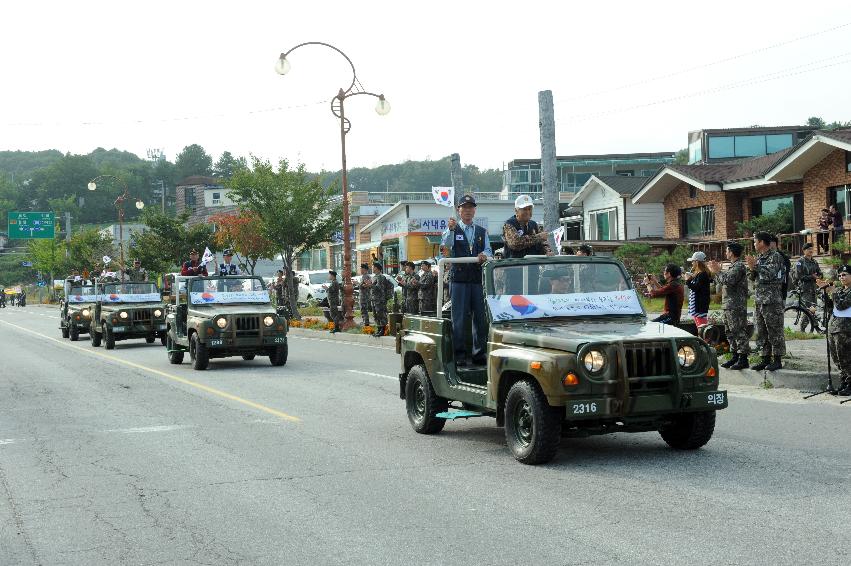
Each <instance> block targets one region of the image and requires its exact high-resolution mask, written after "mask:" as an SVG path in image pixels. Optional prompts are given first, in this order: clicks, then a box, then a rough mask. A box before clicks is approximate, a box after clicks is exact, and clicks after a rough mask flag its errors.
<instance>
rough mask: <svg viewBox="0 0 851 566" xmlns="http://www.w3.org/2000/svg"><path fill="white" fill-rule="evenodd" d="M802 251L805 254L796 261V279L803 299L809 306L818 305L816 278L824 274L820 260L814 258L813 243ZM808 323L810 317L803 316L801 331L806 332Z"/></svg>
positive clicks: (806, 245) (805, 246)
mask: <svg viewBox="0 0 851 566" xmlns="http://www.w3.org/2000/svg"><path fill="white" fill-rule="evenodd" d="M802 251H803V255H802V256H801V257H800V258H799V259H798V261H797V262H795V280H796V281H797V282H798V292H800V293H801V300H802V301H803V302H804V304H805V305H806V306H807V308H812V307H815V306H816V279H821V278H822V277H824V276H823V275H822V273H821V268H820V267H819V264H818V262H817V261H816V260H815V258H813V253H815V248H814V246H813V244H812V243H808V244H805V245H804V247H803V250H802ZM808 325H809V318H807V317H803V321H801V331H802V332H806V331H807V326H808Z"/></svg>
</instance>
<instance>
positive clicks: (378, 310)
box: [369, 261, 393, 337]
mask: <svg viewBox="0 0 851 566" xmlns="http://www.w3.org/2000/svg"><path fill="white" fill-rule="evenodd" d="M388 287H389V289H388ZM369 288H370V295H369V296H370V300H371V301H372V312H373V313H375V326H376V328H375V334H374V336H376V337H378V336H384V332H385V330H386V329H387V299H389V298H390V294H391V293H392V292H393V284H392V283H391V282H390V281H389V280H388V279H387V278H386V277H384V266H383V265H381V264H380V263H378V262H377V261H376V262H375V263H373V264H372V283H371V285H370V287H369Z"/></svg>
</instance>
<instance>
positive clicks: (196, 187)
mask: <svg viewBox="0 0 851 566" xmlns="http://www.w3.org/2000/svg"><path fill="white" fill-rule="evenodd" d="M175 208H176V210H177V213H178V214H182V213H183V212H189V224H199V223H207V222H209V220H210V217H211V216H213V215H214V214H219V213H221V212H235V211H236V210H237V206H236V204H235V203H234V202H233V201H232V200H230V198H228V189H226V188H224V186H223V185H222V180H221V179H219V178H217V177H203V176H201V175H193V176H191V177H187V178H185V179H183V180H182V181H181V182H180V183H178V185H177V187H176V197H175Z"/></svg>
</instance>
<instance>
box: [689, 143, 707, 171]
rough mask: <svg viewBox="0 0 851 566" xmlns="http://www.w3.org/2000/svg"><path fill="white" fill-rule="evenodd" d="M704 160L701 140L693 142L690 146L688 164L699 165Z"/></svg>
mask: <svg viewBox="0 0 851 566" xmlns="http://www.w3.org/2000/svg"><path fill="white" fill-rule="evenodd" d="M702 159H703V150H702V149H701V147H700V140H697V141H693V142H691V143H690V144H688V162H689V165H691V164H692V163H697V162H698V161H701V160H702Z"/></svg>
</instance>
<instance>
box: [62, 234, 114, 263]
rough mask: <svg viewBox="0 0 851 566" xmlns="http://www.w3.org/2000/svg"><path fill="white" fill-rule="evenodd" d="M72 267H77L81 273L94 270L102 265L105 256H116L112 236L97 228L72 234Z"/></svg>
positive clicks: (70, 260)
mask: <svg viewBox="0 0 851 566" xmlns="http://www.w3.org/2000/svg"><path fill="white" fill-rule="evenodd" d="M68 252H69V258H68V260H69V263H70V269H76V270H78V271H79V272H80V273H83V272H84V271H88V272H90V273H91V272H93V271H95V269H97V268H99V267H101V266H102V264H103V261H102V258H103V256H105V255H106V256H109V257H116V251H115V246H113V243H112V238H111V237H110V236H108V235H104V234H101V233H100V231H98V230H97V229H95V228H90V229H88V230H83V231H82V232H77V233H76V234H73V235H72V236H71V242H70V245H69V246H68Z"/></svg>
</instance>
